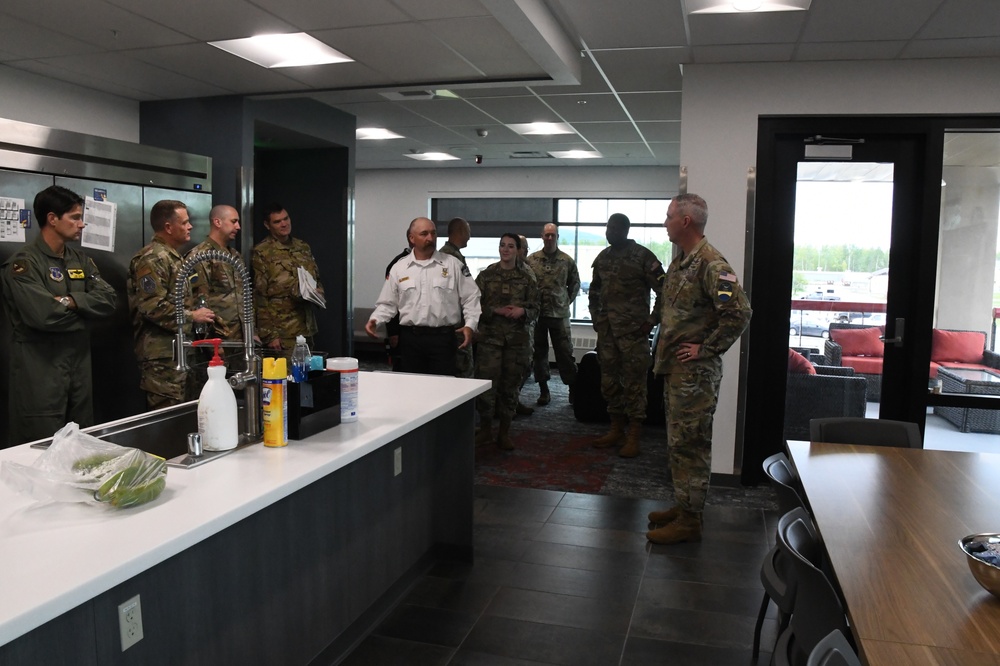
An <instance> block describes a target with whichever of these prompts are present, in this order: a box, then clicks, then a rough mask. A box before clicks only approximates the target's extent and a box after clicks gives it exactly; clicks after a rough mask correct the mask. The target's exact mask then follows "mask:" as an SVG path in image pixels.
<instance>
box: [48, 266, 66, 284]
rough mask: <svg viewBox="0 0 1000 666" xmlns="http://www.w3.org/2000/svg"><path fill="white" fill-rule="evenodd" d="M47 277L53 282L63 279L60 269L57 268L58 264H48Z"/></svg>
mask: <svg viewBox="0 0 1000 666" xmlns="http://www.w3.org/2000/svg"><path fill="white" fill-rule="evenodd" d="M49 279H50V280H52V281H53V282H62V281H63V272H62V269H61V268H59V267H58V266H49Z"/></svg>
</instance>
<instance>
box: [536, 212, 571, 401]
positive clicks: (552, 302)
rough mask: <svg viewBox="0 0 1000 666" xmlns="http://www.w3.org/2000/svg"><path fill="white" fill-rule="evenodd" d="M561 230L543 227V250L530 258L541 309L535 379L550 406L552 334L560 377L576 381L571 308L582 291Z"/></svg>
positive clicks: (537, 331)
mask: <svg viewBox="0 0 1000 666" xmlns="http://www.w3.org/2000/svg"><path fill="white" fill-rule="evenodd" d="M558 243H559V230H558V229H557V228H556V225H554V224H546V225H545V226H544V227H542V249H541V250H539V251H538V252H535V253H533V254H532V255H531V256H529V257H528V264H529V265H530V266H531V269H532V270H533V271H534V272H535V277H536V278H537V279H538V293H539V295H540V297H541V309H540V310H539V314H538V322H537V323H536V324H535V335H534V366H535V381H536V382H538V386H539V389H540V394H539V396H538V404H539V405H547V404H549V401H550V400H551V399H552V398H551V396H550V394H549V387H548V381H549V378H550V377H551V374H550V373H549V337H550V336H551V338H552V349H553V351H555V355H556V365H557V366H558V367H559V377H560V379H562V382H563V384H566V385H567V386H569V387H570V395H571V398H570V401H571V402H572V391H573V383H574V382H576V360H575V359H574V358H573V334H572V330H571V329H570V325H569V316H570V307H571V306H572V305H573V301H574V300H575V299H576V296H577V294H579V293H580V272H579V271H578V270H577V268H576V262H575V261H573V257H571V256H569V255H568V254H566V253H565V252H563V251H562V250H560V249H559V246H558Z"/></svg>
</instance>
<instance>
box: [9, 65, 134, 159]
mask: <svg viewBox="0 0 1000 666" xmlns="http://www.w3.org/2000/svg"><path fill="white" fill-rule="evenodd" d="M0 90H2V91H3V94H0V118H7V119H9V120H19V121H21V122H24V123H34V124H35V125H44V126H45V127H52V128H54V129H62V130H69V131H71V132H81V133H83V134H93V135H95V136H103V137H107V138H109V139H120V140H122V141H132V142H133V143H138V142H139V103H138V102H134V101H132V100H127V99H125V98H123V97H118V96H116V95H109V94H107V93H102V92H97V91H95V90H89V89H87V88H83V87H81V86H77V85H73V84H71V83H63V82H62V81H57V80H55V79H49V78H45V77H43V76H38V75H36V74H31V73H30V72H23V71H21V70H17V69H13V68H12V67H7V66H4V65H0Z"/></svg>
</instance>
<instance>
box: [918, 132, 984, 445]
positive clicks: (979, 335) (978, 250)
mask: <svg viewBox="0 0 1000 666" xmlns="http://www.w3.org/2000/svg"><path fill="white" fill-rule="evenodd" d="M998 227H1000V132H997V131H994V132H988V131H977V132H968V131H966V132H961V131H948V132H945V136H944V152H943V164H942V170H941V217H940V231H939V237H938V260H937V266H936V271H935V280H936V297H935V299H934V312H933V318H932V322H931V331H930V334H931V352H930V363H929V369H928V392H929V393H930V395H929V397H928V403H929V404H930V407H929V408H928V410H927V412H928V413H927V426H926V431H925V435H924V446H925V448H936V449H951V450H959V451H996V450H1000V449H998V447H1000V441H998V437H997V435H1000V409H997V408H996V403H997V402H998V401H1000V398H991V397H990V396H1000V354H998V353H997V347H998V344H997V339H996V338H997V319H998V318H1000V285H998V275H1000V233H998Z"/></svg>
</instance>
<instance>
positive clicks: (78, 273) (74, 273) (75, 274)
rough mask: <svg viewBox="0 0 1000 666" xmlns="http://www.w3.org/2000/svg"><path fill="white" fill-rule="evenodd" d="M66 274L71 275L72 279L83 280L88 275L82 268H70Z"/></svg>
mask: <svg viewBox="0 0 1000 666" xmlns="http://www.w3.org/2000/svg"><path fill="white" fill-rule="evenodd" d="M66 274H67V275H69V279H70V280H82V279H84V278H86V277H87V274H86V273H84V272H83V269H82V268H68V269H66Z"/></svg>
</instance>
